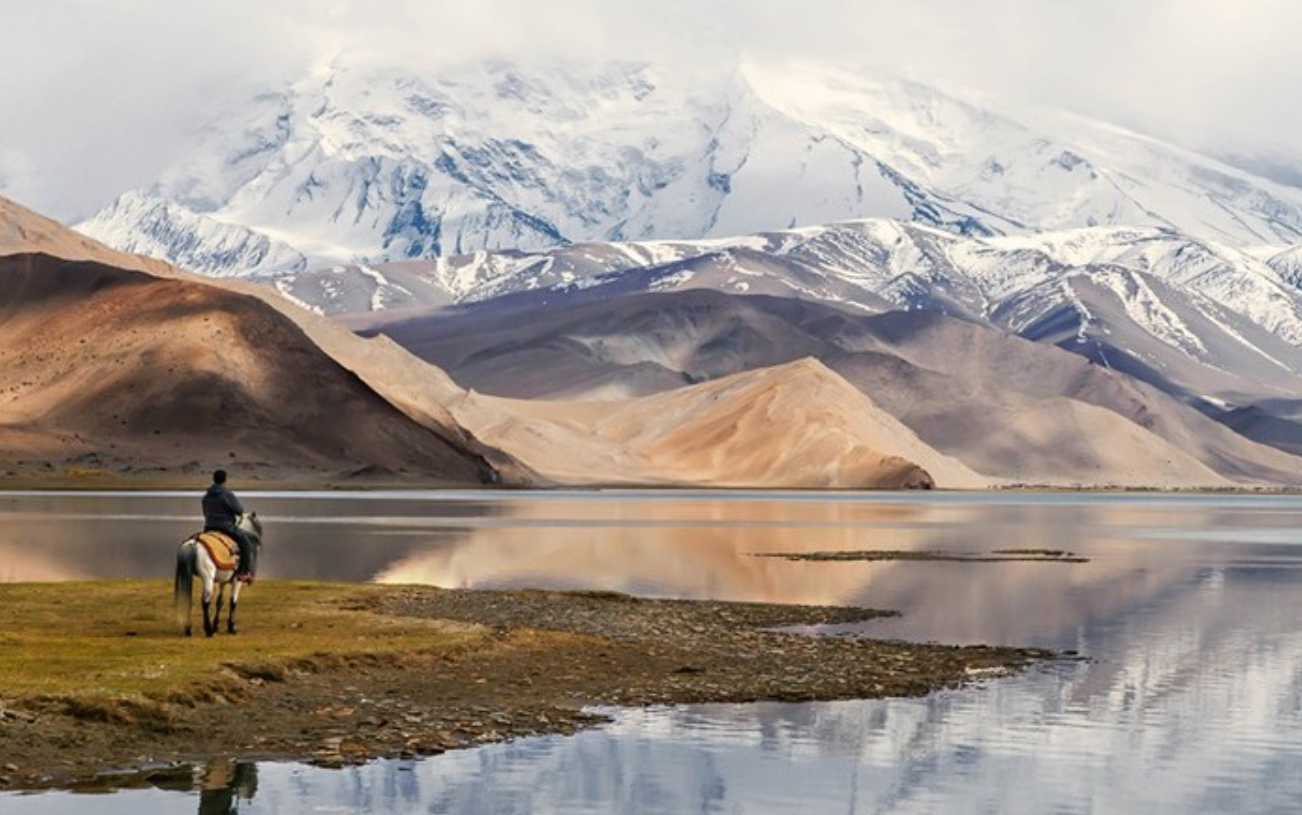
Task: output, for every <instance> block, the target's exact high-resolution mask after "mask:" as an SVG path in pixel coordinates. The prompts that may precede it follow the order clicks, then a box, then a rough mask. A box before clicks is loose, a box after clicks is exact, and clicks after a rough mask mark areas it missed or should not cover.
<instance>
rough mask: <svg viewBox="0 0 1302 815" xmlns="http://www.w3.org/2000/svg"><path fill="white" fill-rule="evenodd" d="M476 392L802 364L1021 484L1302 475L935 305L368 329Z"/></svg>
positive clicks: (698, 302)
mask: <svg viewBox="0 0 1302 815" xmlns="http://www.w3.org/2000/svg"><path fill="white" fill-rule="evenodd" d="M367 330H378V331H383V332H384V333H385V334H387V335H389V336H392V337H393V338H394V339H395V340H396V341H398V342H400V343H402V344H403V345H404V346H406V347H409V348H411V349H412V350H413V352H415V353H417V354H420V355H422V356H424V357H426V358H428V359H430V360H431V361H432V362H434V363H435V364H438V365H442V366H446V367H447V369H448V370H449V372H450V373H451V374H452V375H453V377H455V378H456V380H457V381H458V382H460V383H462V384H464V385H466V386H467V387H471V388H474V389H475V390H478V391H484V392H487V393H493V394H497V395H502V396H509V397H516V398H529V399H535V398H544V399H557V400H583V401H587V400H594V399H616V400H618V399H626V398H630V397H636V396H646V395H650V394H654V393H661V392H665V391H669V390H672V389H676V388H681V387H683V386H684V385H686V384H688V383H691V382H699V381H702V380H713V379H717V378H718V377H720V376H726V375H728V374H732V373H736V372H739V371H745V370H753V369H758V368H761V367H771V366H774V365H781V364H785V363H787V362H790V361H792V360H793V359H797V358H800V357H801V356H812V357H815V358H817V359H819V360H820V361H822V362H823V363H824V364H826V365H827V366H828V367H829V368H831V369H832V370H834V371H836V372H837V373H838V374H840V375H841V376H842V377H843V378H844V379H846V380H847V381H848V382H850V383H851V384H852V385H854V386H855V387H856V388H858V389H859V390H860V391H862V392H863V393H865V394H867V395H869V397H870V398H871V399H872V400H873V401H874V402H875V403H876V404H877V405H878V406H880V407H881V408H882V409H884V410H885V411H886V412H888V413H889V414H891V415H892V416H894V417H896V418H898V419H899V420H900V421H902V422H903V423H904V424H905V425H907V426H908V427H909V428H910V429H912V430H913V431H914V432H915V433H917V435H918V436H919V437H920V438H921V439H922V440H923V441H924V442H925V443H926V444H928V445H929V446H931V447H933V448H935V449H936V450H939V451H941V452H942V453H944V454H946V455H949V456H952V457H954V458H956V459H958V460H960V461H962V462H964V463H965V464H966V465H968V467H970V468H971V469H973V470H975V471H977V472H979V473H983V474H986V475H989V476H991V477H994V478H1002V479H1007V480H1009V481H1013V482H1020V483H1030V484H1052V485H1061V486H1075V485H1127V486H1154V487H1158V486H1160V487H1200V486H1203V487H1221V486H1226V485H1230V484H1235V483H1239V484H1298V483H1302V459H1300V458H1298V457H1297V456H1294V455H1290V454H1288V453H1287V452H1285V451H1282V450H1277V449H1273V448H1270V447H1267V446H1265V445H1262V444H1259V443H1257V442H1254V441H1253V440H1251V439H1248V438H1245V437H1243V436H1241V435H1239V434H1237V433H1235V432H1234V431H1233V430H1232V429H1231V428H1228V427H1226V426H1225V425H1223V424H1220V423H1219V422H1217V421H1215V420H1214V419H1212V418H1210V417H1208V416H1206V415H1204V414H1203V413H1201V412H1199V411H1198V410H1195V409H1194V408H1192V407H1190V406H1188V405H1185V404H1183V403H1181V402H1180V401H1178V400H1177V399H1175V398H1173V397H1172V396H1170V395H1169V394H1166V393H1164V392H1162V391H1160V390H1158V389H1157V388H1155V387H1153V386H1151V385H1148V384H1146V383H1144V382H1141V381H1139V380H1137V379H1135V378H1133V377H1130V376H1127V375H1126V374H1124V373H1121V372H1118V371H1113V370H1110V369H1108V368H1106V367H1103V366H1099V365H1093V364H1091V363H1090V362H1089V361H1088V360H1086V359H1084V358H1082V357H1080V356H1078V355H1076V354H1072V353H1069V352H1067V351H1064V350H1062V349H1059V348H1054V347H1050V346H1045V345H1042V344H1039V343H1034V342H1030V341H1028V340H1025V339H1022V338H1019V337H1015V336H1010V335H1008V334H1006V333H1004V332H1002V331H999V330H997V329H993V328H989V327H985V326H981V325H977V324H974V323H970V322H966V321H963V320H958V319H955V318H952V317H946V316H945V315H941V314H937V313H933V312H923V311H916V312H891V313H884V314H863V313H857V312H853V311H847V310H843V309H838V308H835V307H833V306H830V305H827V304H821V303H810V302H803V301H798V300H793V299H789V298H774V297H762V296H745V297H743V296H737V295H729V294H725V293H722V292H714V291H703V290H690V291H681V292H667V293H657V294H647V295H636V296H630V297H625V298H620V299H618V300H616V301H614V302H611V303H605V302H603V303H592V302H581V303H578V304H573V305H572V304H566V303H564V302H560V303H549V305H548V306H547V308H546V309H537V308H535V309H533V310H531V311H529V312H528V313H527V314H526V313H524V312H523V311H518V310H517V311H512V310H510V309H509V308H508V306H507V305H504V304H499V303H494V302H491V301H490V302H488V303H484V304H474V305H468V306H461V307H459V308H457V309H453V310H450V311H444V312H437V313H433V314H427V315H419V314H417V315H410V314H409V315H403V316H399V317H397V318H394V319H392V320H387V321H380V322H372V324H371V325H370V326H369V328H368V329H367Z"/></svg>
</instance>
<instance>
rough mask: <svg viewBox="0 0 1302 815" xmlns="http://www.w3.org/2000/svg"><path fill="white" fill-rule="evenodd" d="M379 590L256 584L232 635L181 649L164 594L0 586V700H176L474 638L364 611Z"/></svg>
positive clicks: (104, 584)
mask: <svg viewBox="0 0 1302 815" xmlns="http://www.w3.org/2000/svg"><path fill="white" fill-rule="evenodd" d="M384 592H385V589H384V588H383V587H380V586H367V585H342V586H341V585H337V584H325V583H309V582H292V583H290V582H266V583H261V584H256V585H254V586H253V587H251V588H248V589H246V590H245V592H244V594H243V595H242V597H241V601H240V607H239V615H238V617H239V620H240V621H241V623H242V631H241V633H240V634H238V635H237V636H234V637H232V636H229V635H226V634H225V633H224V627H223V633H222V634H220V635H218V636H217V637H214V638H212V639H208V638H205V637H203V636H202V627H201V625H200V624H199V623H200V620H201V619H202V618H201V611H200V607H199V599H198V597H199V586H198V584H197V583H196V586H195V602H194V608H193V614H194V620H195V631H196V632H198V634H199V635H198V636H196V637H194V638H192V639H189V640H186V639H183V638H182V637H181V636H180V630H179V628H178V627H177V626H176V625H175V624H174V622H173V616H172V597H171V584H170V583H165V582H162V581H157V580H154V581H143V580H122V581H96V582H77V583H35V584H0V619H2V620H3V625H2V626H0V699H6V698H7V699H9V700H17V699H24V698H28V699H30V698H39V697H63V698H69V699H74V698H75V699H83V700H93V699H114V698H131V699H138V700H140V701H149V700H169V699H171V700H179V699H181V698H183V697H184V695H185V694H187V693H201V694H202V693H204V692H206V690H205V689H207V688H210V687H216V688H219V689H220V688H221V687H222V686H223V684H224V682H223V679H224V676H223V674H225V673H228V672H234V673H237V674H243V673H250V672H256V671H258V670H275V669H276V668H277V667H281V668H283V667H284V666H292V665H294V664H296V663H301V662H304V661H305V660H311V659H319V658H322V657H324V656H326V655H329V656H332V657H336V658H345V659H346V658H350V657H353V658H355V657H367V656H376V655H394V654H410V653H420V652H425V653H438V652H440V651H444V650H449V649H454V648H457V647H461V646H465V645H467V644H472V643H474V642H476V641H479V640H482V639H484V637H485V636H486V634H485V632H483V631H482V630H478V631H477V630H475V629H474V628H473V627H472V626H467V625H452V624H448V623H444V622H439V621H435V620H421V619H414V618H395V617H392V616H388V615H381V614H375V613H368V612H366V611H365V608H366V606H367V603H368V601H369V599H370V598H372V597H374V596H376V595H378V594H382V593H384Z"/></svg>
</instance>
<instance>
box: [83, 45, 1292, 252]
mask: <svg viewBox="0 0 1302 815" xmlns="http://www.w3.org/2000/svg"><path fill="white" fill-rule="evenodd" d="M186 156H187V158H186V159H185V160H184V161H182V162H180V163H178V164H177V165H176V166H174V167H172V168H171V169H170V170H168V171H167V172H166V173H164V174H163V176H162V177H161V178H159V179H158V181H157V183H155V184H153V185H150V186H148V187H146V188H144V189H139V190H133V191H127V192H124V194H123V196H122V197H121V198H120V199H118V200H117V201H115V202H113V203H112V204H110V205H109V206H107V207H106V208H105V209H104V210H103V211H101V212H99V213H98V214H96V215H95V216H94V217H92V218H91V219H89V220H88V221H86V222H85V223H83V224H81V225H80V226H79V228H80V229H81V230H82V231H83V232H85V233H86V234H88V235H91V236H92V237H95V238H97V239H99V240H102V241H104V242H106V243H108V244H110V245H112V246H115V247H117V248H120V249H125V250H129V251H135V252H141V253H144V254H149V255H152V256H156V257H163V258H166V259H167V260H169V261H171V262H173V263H177V264H178V265H182V266H185V267H187V268H191V269H194V270H195V271H199V272H202V273H206V274H213V275H235V274H249V273H277V272H284V271H301V270H304V269H307V268H315V267H319V266H326V265H331V264H337V263H351V262H358V261H361V262H367V263H378V262H383V261H394V260H401V259H415V258H431V257H435V256H449V255H461V254H468V253H472V252H476V251H480V250H522V251H535V250H539V249H546V248H549V247H554V246H558V245H563V244H567V243H577V242H611V241H642V240H656V239H666V238H672V239H700V238H716V237H731V236H735V235H745V234H751V233H756V232H763V231H771V230H780V229H788V228H793V227H801V226H812V225H818V224H824V223H831V222H836V221H840V220H845V219H859V218H865V217H887V218H893V219H896V220H903V221H912V222H914V223H919V224H923V225H928V226H933V227H937V228H940V229H944V230H947V231H951V232H954V233H957V234H966V235H973V236H986V237H988V236H994V235H1026V234H1034V233H1038V232H1043V231H1058V230H1064V229H1077V228H1082V227H1094V226H1111V225H1124V226H1128V227H1153V228H1157V229H1163V230H1172V231H1174V232H1176V233H1179V234H1184V235H1189V236H1192V237H1194V238H1196V239H1199V240H1204V241H1213V242H1218V243H1223V244H1228V245H1231V246H1237V247H1240V248H1245V247H1255V246H1258V245H1274V246H1279V247H1281V248H1282V247H1284V246H1289V245H1295V244H1297V243H1299V242H1302V189H1299V188H1298V187H1297V186H1291V185H1290V184H1289V183H1283V182H1279V181H1273V180H1271V179H1270V178H1266V177H1263V176H1261V175H1258V174H1255V173H1254V172H1251V171H1248V170H1244V169H1240V168H1237V167H1234V166H1231V165H1229V164H1227V163H1225V162H1223V161H1221V160H1218V159H1216V158H1214V157H1211V156H1207V155H1201V154H1198V153H1195V152H1193V151H1190V150H1187V149H1184V148H1181V147H1178V146H1174V145H1171V144H1168V143H1164V142H1162V141H1159V140H1157V139H1153V138H1150V137H1147V136H1144V135H1142V134H1137V133H1133V132H1129V131H1127V130H1124V129H1122V128H1119V127H1115V126H1112V125H1108V124H1106V123H1101V122H1096V121H1091V120H1088V119H1084V118H1081V117H1074V116H1071V115H1068V114H1064V113H1058V112H1053V111H1032V112H1029V113H1028V112H1017V113H1011V112H1008V111H1003V110H999V109H997V108H996V107H992V106H986V105H983V104H974V103H972V102H969V101H965V100H963V99H961V98H959V97H957V96H954V95H950V94H947V93H945V92H943V91H941V90H938V89H937V88H934V87H930V86H927V85H925V84H920V83H918V82H914V81H909V80H905V79H900V78H898V77H893V76H889V75H882V74H874V73H868V72H864V71H857V70H847V69H844V68H838V67H835V66H828V65H818V64H809V63H802V64H756V63H740V64H737V65H736V66H735V67H734V68H733V69H732V70H728V71H723V72H719V73H717V74H716V75H712V76H708V77H702V76H701V75H700V73H699V72H697V73H695V74H689V73H687V72H684V71H676V70H673V69H671V68H668V67H666V66H655V65H641V64H603V65H598V66H593V65H587V64H583V65H580V64H568V65H552V66H550V67H538V66H529V67H526V66H522V65H517V64H512V63H506V62H487V63H474V64H468V65H465V66H462V67H461V68H457V69H447V70H444V71H441V72H439V73H438V74H437V75H416V74H413V73H410V72H407V71H402V70H379V69H364V68H359V67H352V66H350V65H349V64H347V63H342V62H341V63H336V64H335V65H333V66H331V67H330V68H328V69H326V70H324V71H320V72H317V73H312V74H310V75H306V76H304V77H303V78H302V79H300V80H299V81H297V82H294V83H292V84H289V85H288V86H278V87H269V88H266V89H264V90H263V91H262V92H260V93H256V94H253V95H252V96H251V97H249V98H245V99H238V100H234V101H233V102H230V103H229V104H227V105H226V106H225V107H218V108H217V109H215V110H214V115H213V118H212V121H211V122H209V123H208V124H207V126H206V127H205V128H204V129H203V131H202V135H200V136H197V137H196V139H195V143H194V144H193V145H192V147H191V148H190V149H189V150H187V151H186ZM1275 175H1276V177H1280V178H1285V179H1286V180H1287V178H1288V177H1287V176H1282V175H1280V174H1278V173H1277V174H1275Z"/></svg>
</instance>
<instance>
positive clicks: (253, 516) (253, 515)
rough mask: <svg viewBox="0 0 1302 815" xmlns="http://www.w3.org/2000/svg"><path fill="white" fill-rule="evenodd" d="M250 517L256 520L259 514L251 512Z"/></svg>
mask: <svg viewBox="0 0 1302 815" xmlns="http://www.w3.org/2000/svg"><path fill="white" fill-rule="evenodd" d="M249 517H250V518H254V519H256V518H257V517H258V513H256V512H250V513H249Z"/></svg>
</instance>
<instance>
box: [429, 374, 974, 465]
mask: <svg viewBox="0 0 1302 815" xmlns="http://www.w3.org/2000/svg"><path fill="white" fill-rule="evenodd" d="M452 410H453V413H454V414H455V415H456V416H457V418H458V419H460V420H462V421H463V422H465V423H466V424H467V425H469V426H470V427H471V428H472V429H473V430H474V431H475V432H476V434H478V435H479V437H480V438H482V439H484V440H485V441H487V442H488V443H490V444H493V445H495V446H498V447H501V448H503V449H505V450H507V451H509V452H510V453H512V454H513V455H515V456H516V457H518V458H519V459H521V460H522V461H523V462H524V463H525V464H527V465H529V466H530V467H531V468H533V469H534V470H535V471H537V472H539V473H541V474H543V475H544V476H546V477H548V478H551V479H553V480H555V481H558V482H562V483H569V484H585V483H586V484H618V483H625V484H628V483H642V484H647V483H658V484H665V485H679V486H703V485H708V486H721V487H795V488H832V489H854V488H920V487H921V488H927V487H931V486H940V487H948V488H958V487H977V486H985V485H988V484H989V483H990V479H988V478H984V477H982V476H979V475H977V474H976V473H974V472H972V471H971V470H970V469H968V468H967V467H966V466H964V465H963V464H961V463H960V462H958V461H956V460H954V459H952V458H949V457H948V456H945V455H942V454H940V453H938V452H936V451H935V450H934V449H932V448H930V447H928V446H927V445H926V444H924V443H923V442H922V441H920V440H919V439H918V437H917V436H915V435H914V434H913V432H912V431H911V430H909V429H908V428H907V427H905V426H904V425H902V424H900V423H899V422H898V421H897V420H896V419H895V418H894V417H892V416H891V415H890V414H888V413H886V412H885V411H883V410H882V409H881V408H879V407H877V405H876V404H874V403H873V401H872V400H871V399H870V398H868V396H866V395H865V394H863V393H861V392H860V391H858V390H856V389H855V388H854V387H853V386H851V385H850V384H849V383H848V382H846V381H845V380H844V379H842V378H841V377H839V376H838V375H836V374H835V373H834V372H832V371H830V370H828V369H827V368H826V367H825V366H824V365H822V364H821V363H819V362H817V361H815V360H811V359H806V360H800V361H797V362H793V363H789V364H786V365H781V366H777V367H773V368H765V369H760V370H756V371H748V372H745V373H741V374H736V375H734V376H730V377H725V378H723V379H719V380H717V381H714V382H707V383H703V384H700V385H694V386H690V387H686V388H681V389H678V390H673V391H669V392H666V393H660V394H656V395H654V396H647V397H642V398H637V399H627V400H621V401H606V402H555V401H553V402H530V401H522V400H510V399H499V398H494V397H485V396H480V395H477V394H469V395H467V396H466V397H465V398H464V399H462V400H460V401H459V402H456V403H454V404H453V405H452Z"/></svg>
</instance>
